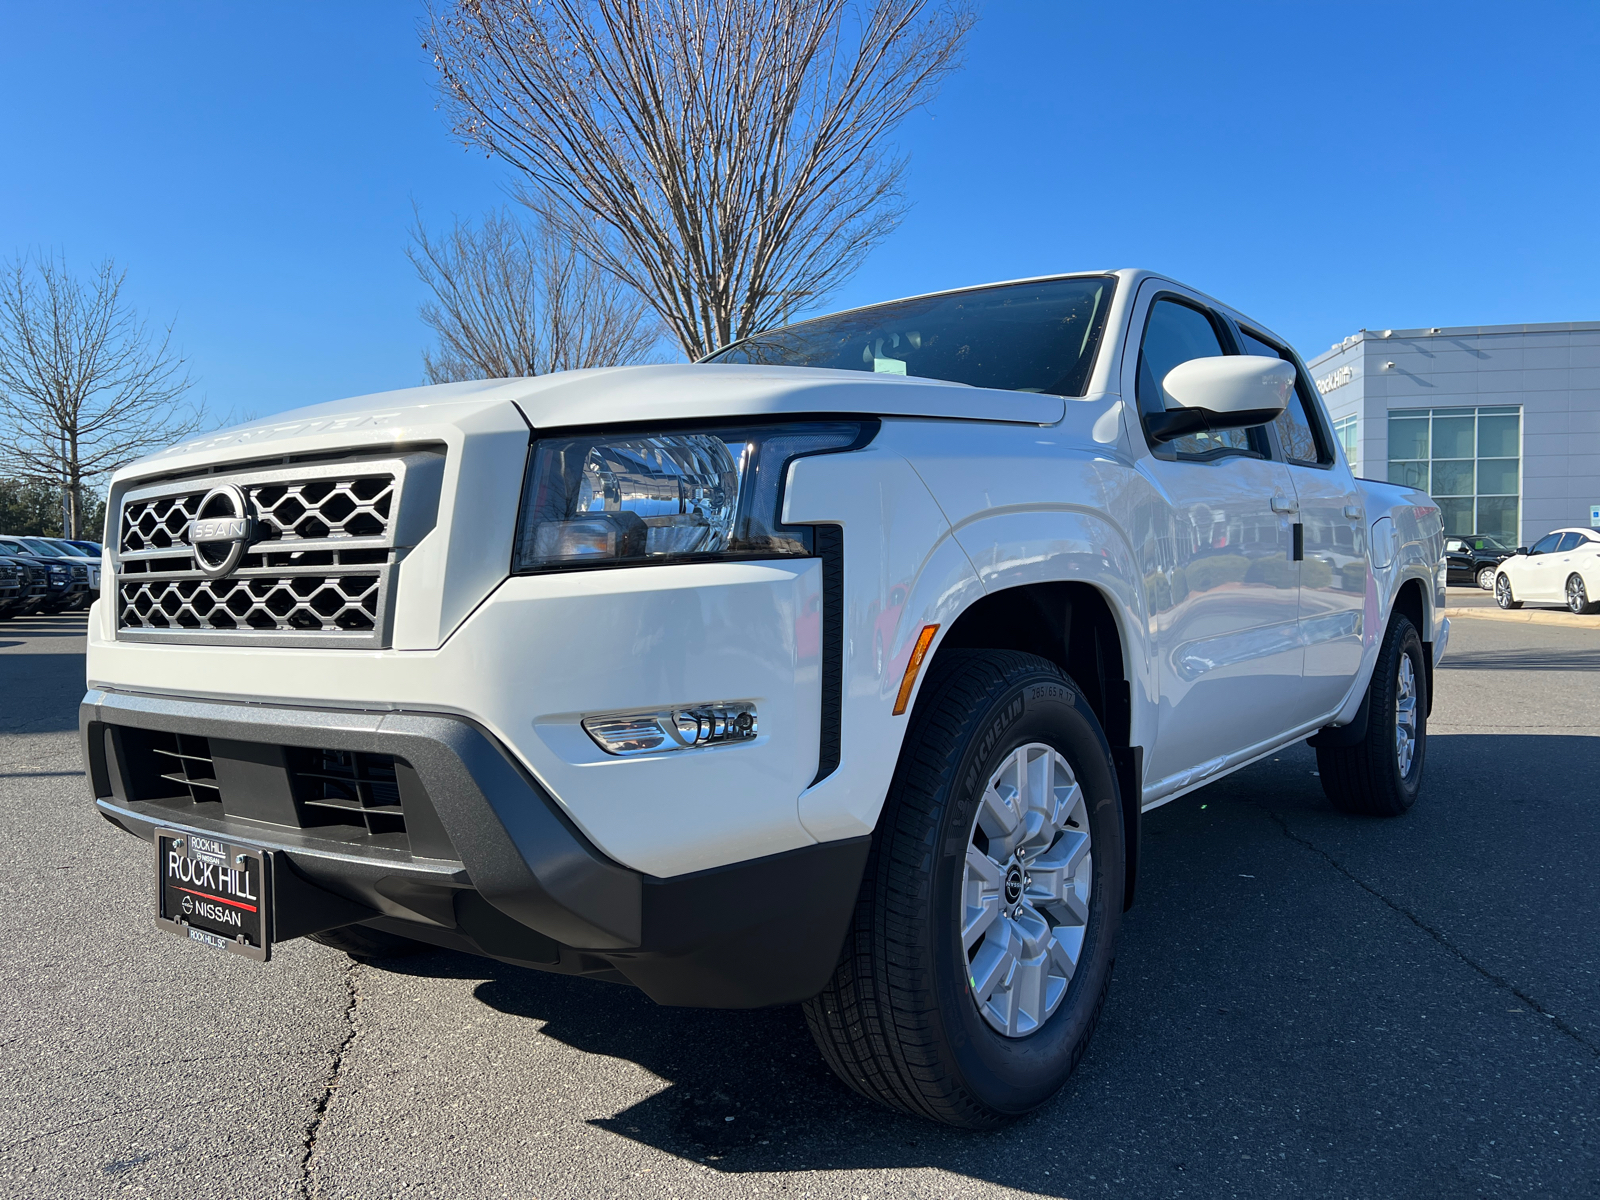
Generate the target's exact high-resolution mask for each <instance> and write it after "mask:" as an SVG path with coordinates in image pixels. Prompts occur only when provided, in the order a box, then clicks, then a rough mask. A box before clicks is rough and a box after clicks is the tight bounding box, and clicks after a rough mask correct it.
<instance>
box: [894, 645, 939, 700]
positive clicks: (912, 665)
mask: <svg viewBox="0 0 1600 1200" xmlns="http://www.w3.org/2000/svg"><path fill="white" fill-rule="evenodd" d="M938 632H939V627H938V626H937V625H924V626H923V627H922V632H921V633H919V634H917V644H916V646H915V647H914V648H913V649H912V651H911V661H910V662H908V663H907V664H906V674H905V678H904V679H902V680H901V681H900V694H899V695H898V696H896V697H895V699H894V715H895V716H897V717H898V716H900V715H901V714H902V713H904V712H905V711H906V705H907V704H909V703H910V702H911V689H912V688H913V687H915V686H916V682H917V673H918V672H919V671H921V670H922V660H923V659H925V658H927V657H928V647H929V646H930V645H932V644H933V635H934V634H936V633H938Z"/></svg>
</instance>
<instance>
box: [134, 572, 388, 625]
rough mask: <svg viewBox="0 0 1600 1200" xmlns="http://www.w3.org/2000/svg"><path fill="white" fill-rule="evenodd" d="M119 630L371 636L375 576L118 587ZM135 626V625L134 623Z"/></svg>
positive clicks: (375, 612) (147, 583)
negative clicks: (120, 608) (119, 606)
mask: <svg viewBox="0 0 1600 1200" xmlns="http://www.w3.org/2000/svg"><path fill="white" fill-rule="evenodd" d="M121 597H122V609H123V611H122V616H123V628H125V629H126V628H144V629H230V630H231V629H255V630H282V631H284V632H291V633H293V632H303V631H316V632H319V633H320V632H337V631H339V630H344V631H346V632H357V631H359V632H363V633H365V632H370V631H372V630H374V629H376V628H377V627H378V576H376V575H327V574H324V573H321V572H318V573H316V574H311V575H288V576H283V575H279V576H272V575H252V576H250V577H249V578H239V577H237V576H235V577H233V578H229V579H216V580H212V579H141V578H139V577H138V576H137V575H136V576H134V577H133V578H132V579H126V580H124V581H123V583H122V588H121ZM135 623H137V624H135Z"/></svg>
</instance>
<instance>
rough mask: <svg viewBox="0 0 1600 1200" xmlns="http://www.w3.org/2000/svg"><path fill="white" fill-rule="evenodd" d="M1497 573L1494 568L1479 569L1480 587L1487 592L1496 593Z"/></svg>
mask: <svg viewBox="0 0 1600 1200" xmlns="http://www.w3.org/2000/svg"><path fill="white" fill-rule="evenodd" d="M1495 575H1496V571H1495V569H1494V568H1493V567H1479V568H1478V586H1479V587H1480V588H1482V589H1483V590H1484V591H1486V592H1492V591H1494V577H1495Z"/></svg>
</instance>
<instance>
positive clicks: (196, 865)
mask: <svg viewBox="0 0 1600 1200" xmlns="http://www.w3.org/2000/svg"><path fill="white" fill-rule="evenodd" d="M155 849H156V862H155V867H156V872H155V884H156V915H155V923H156V928H158V929H164V930H166V931H167V932H169V933H174V934H177V935H178V936H179V937H182V938H187V939H188V940H190V941H193V942H199V943H200V944H201V945H203V946H208V947H210V948H211V949H213V950H225V951H227V952H228V953H230V954H240V955H243V956H244V957H245V958H249V959H254V960H255V961H256V962H267V961H268V960H269V959H271V957H272V933H273V930H272V911H273V910H272V854H271V852H270V851H267V850H263V849H261V848H260V847H258V846H251V845H248V844H245V843H240V842H235V841H234V840H233V839H231V838H225V837H215V836H212V835H210V834H196V833H192V832H189V831H186V830H181V829H157V830H156V833H155Z"/></svg>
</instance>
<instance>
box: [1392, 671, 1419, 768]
mask: <svg viewBox="0 0 1600 1200" xmlns="http://www.w3.org/2000/svg"><path fill="white" fill-rule="evenodd" d="M1394 750H1395V760H1396V761H1397V762H1398V763H1399V765H1400V777H1401V778H1402V779H1404V778H1405V777H1406V776H1407V775H1409V774H1411V760H1412V758H1414V757H1415V755H1416V752H1417V671H1416V668H1415V667H1414V666H1413V665H1412V663H1411V656H1410V655H1409V654H1402V655H1401V656H1400V667H1399V670H1398V671H1397V672H1396V677H1395V691H1394Z"/></svg>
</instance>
